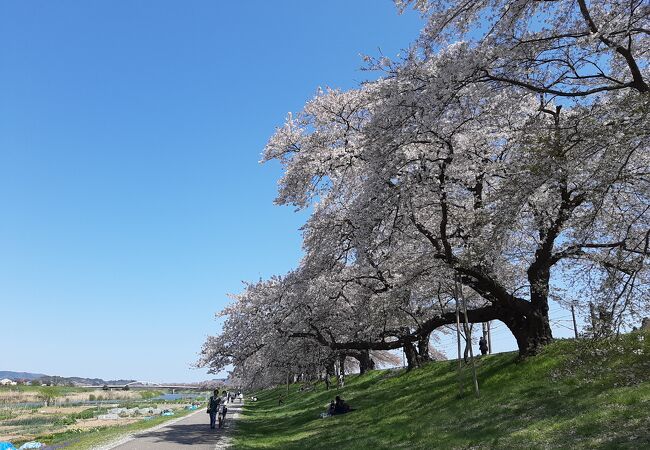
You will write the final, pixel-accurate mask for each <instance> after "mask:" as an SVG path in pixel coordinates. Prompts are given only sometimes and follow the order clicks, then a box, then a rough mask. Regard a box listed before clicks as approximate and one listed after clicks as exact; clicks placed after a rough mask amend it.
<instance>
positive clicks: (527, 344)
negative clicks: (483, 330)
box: [503, 308, 553, 358]
mask: <svg viewBox="0 0 650 450" xmlns="http://www.w3.org/2000/svg"><path fill="white" fill-rule="evenodd" d="M503 322H504V323H505V324H506V326H507V327H508V328H509V329H510V331H511V332H512V334H513V335H514V336H515V339H516V340H517V347H518V348H519V356H520V357H522V358H525V357H527V356H533V355H536V354H537V353H539V351H540V350H541V349H542V347H544V346H545V345H546V344H549V343H551V342H552V341H553V333H552V332H551V326H550V324H549V321H548V308H547V309H546V310H544V309H543V308H537V309H532V310H531V312H530V313H529V314H528V315H526V316H524V315H512V316H510V317H507V318H505V319H503Z"/></svg>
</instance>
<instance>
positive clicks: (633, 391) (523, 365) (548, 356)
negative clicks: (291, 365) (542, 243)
mask: <svg viewBox="0 0 650 450" xmlns="http://www.w3.org/2000/svg"><path fill="white" fill-rule="evenodd" d="M477 369H478V378H479V383H480V389H481V395H480V398H476V397H475V396H474V394H473V392H472V391H471V384H470V380H471V379H470V371H469V367H466V368H465V369H464V374H465V383H464V384H465V394H464V396H463V397H460V396H459V387H458V377H457V372H456V370H457V362H455V361H442V362H433V363H430V364H428V365H426V366H425V367H423V368H421V369H416V370H413V371H410V372H407V371H405V370H387V371H380V370H378V371H373V372H370V373H368V374H366V375H363V376H352V377H348V378H347V381H346V386H345V388H343V389H341V390H338V391H337V390H336V389H333V390H330V391H329V392H326V391H325V388H324V385H323V383H319V384H318V385H317V387H316V390H315V391H313V392H300V391H299V387H298V386H297V385H294V386H291V391H290V394H289V395H288V396H286V397H285V403H284V405H282V406H279V405H278V397H279V395H283V394H285V393H286V387H278V388H276V389H270V390H266V391H262V392H259V393H258V394H257V396H258V397H259V401H258V402H255V403H252V402H249V403H248V404H247V405H246V407H245V412H244V417H243V418H242V420H241V421H240V424H239V425H238V429H239V431H238V433H237V438H236V448H237V449H259V448H278V449H306V448H309V449H332V448H349V449H396V448H402V449H431V448H441V449H489V448H494V449H553V448H558V449H560V448H561V449H564V448H572V449H594V448H606V449H641V448H650V334H640V333H633V334H629V335H625V336H623V337H622V338H620V339H612V340H607V341H598V342H594V341H589V340H584V341H575V340H563V341H557V342H555V343H553V344H551V345H549V346H548V347H547V348H546V349H545V350H544V352H543V353H542V354H541V355H539V356H536V357H533V358H529V359H527V360H524V361H519V360H518V359H517V356H516V354H514V353H503V354H498V355H491V356H486V357H482V358H479V361H478V364H477ZM337 394H340V395H341V396H342V397H343V398H344V399H345V400H346V401H348V402H349V403H350V404H351V406H353V407H354V408H356V410H355V411H353V412H351V413H349V414H346V415H342V416H334V417H328V418H325V419H321V418H320V417H319V414H320V413H321V412H324V411H325V410H326V407H327V404H328V403H329V401H330V399H332V398H333V397H334V396H335V395H337Z"/></svg>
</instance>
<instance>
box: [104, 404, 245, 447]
mask: <svg viewBox="0 0 650 450" xmlns="http://www.w3.org/2000/svg"><path fill="white" fill-rule="evenodd" d="M241 409H242V404H239V403H230V404H228V415H227V416H226V423H225V424H224V428H222V429H216V430H211V429H210V424H209V422H210V420H209V416H208V415H207V414H206V413H205V410H199V411H197V412H196V413H194V414H191V415H190V416H188V417H184V418H183V419H180V420H179V421H175V422H173V423H170V424H164V425H162V426H160V427H155V428H154V429H150V430H147V431H142V432H140V433H137V434H136V435H133V436H129V437H127V438H125V439H123V440H121V441H119V442H115V443H113V444H111V445H108V446H105V447H102V448H101V450H108V449H116V450H154V449H156V450H172V449H178V448H183V447H192V448H193V449H197V450H219V449H225V448H228V447H229V446H230V443H231V441H232V432H233V430H234V428H235V427H236V423H237V420H238V418H239V414H240V412H241Z"/></svg>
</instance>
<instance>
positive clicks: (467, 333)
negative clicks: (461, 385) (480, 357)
mask: <svg viewBox="0 0 650 450" xmlns="http://www.w3.org/2000/svg"><path fill="white" fill-rule="evenodd" d="M460 298H461V300H462V302H463V313H464V315H465V323H464V327H465V339H467V345H469V360H470V363H471V365H472V378H473V379H474V393H475V394H476V396H477V397H480V392H479V389H478V378H477V377H476V364H475V363H474V350H473V349H472V330H471V329H470V328H469V320H468V318H467V302H466V300H465V296H464V295H463V285H462V284H461V285H460Z"/></svg>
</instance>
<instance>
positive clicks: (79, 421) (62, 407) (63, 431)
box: [0, 386, 205, 449]
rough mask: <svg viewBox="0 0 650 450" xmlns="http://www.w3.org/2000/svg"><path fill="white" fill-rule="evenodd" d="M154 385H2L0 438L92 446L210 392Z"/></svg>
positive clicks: (177, 411)
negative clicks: (145, 388)
mask: <svg viewBox="0 0 650 450" xmlns="http://www.w3.org/2000/svg"><path fill="white" fill-rule="evenodd" d="M184 397H185V395H183V394H175V395H167V394H163V393H162V392H152V391H135V390H132V391H103V390H93V389H83V388H65V387H41V388H31V389H25V387H21V388H16V387H15V386H12V387H7V388H2V389H1V390H0V399H1V400H2V402H1V403H0V441H10V442H12V443H13V444H14V445H16V446H18V445H19V444H22V443H24V442H27V441H38V442H41V443H44V444H48V445H52V446H56V448H62V447H65V448H74V449H77V448H79V449H84V448H91V447H92V446H93V445H97V444H100V443H102V442H104V441H105V440H107V439H112V438H115V437H116V436H119V435H121V434H125V433H131V432H135V431H139V430H144V429H148V428H151V427H153V426H156V425H160V424H162V423H164V422H167V421H169V420H171V419H174V418H178V417H183V416H185V415H186V414H188V413H191V412H192V411H193V410H194V409H195V408H196V406H194V407H192V403H197V404H200V403H201V402H203V401H204V400H205V397H203V396H201V397H197V396H196V394H194V393H193V394H189V393H188V394H187V397H188V398H184Z"/></svg>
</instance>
